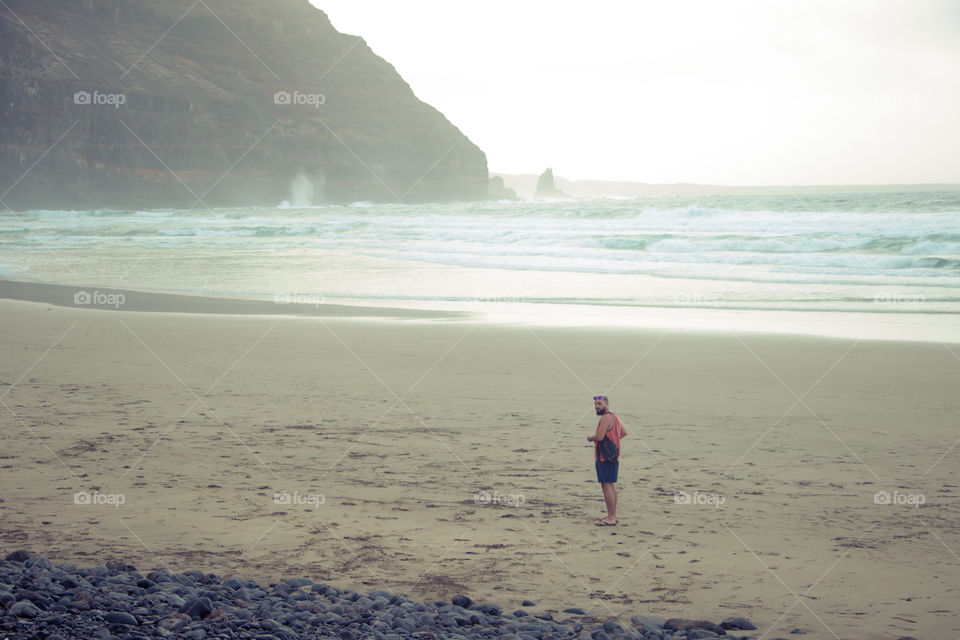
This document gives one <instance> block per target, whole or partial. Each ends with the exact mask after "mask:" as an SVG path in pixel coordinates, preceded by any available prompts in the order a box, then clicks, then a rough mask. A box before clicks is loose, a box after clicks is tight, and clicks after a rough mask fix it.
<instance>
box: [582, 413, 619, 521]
mask: <svg viewBox="0 0 960 640" xmlns="http://www.w3.org/2000/svg"><path fill="white" fill-rule="evenodd" d="M593 406H594V408H595V409H596V410H597V415H598V416H600V421H599V422H598V423H597V430H596V431H595V432H594V434H593V435H592V436H587V442H592V443H593V459H594V461H595V462H594V464H595V466H596V469H597V482H599V483H600V488H601V489H603V501H604V502H606V503H607V517H606V518H603V519H602V520H597V521H596V522H595V523H594V524H596V525H597V526H598V527H614V526H616V524H617V487H616V486H615V484H616V482H617V473H618V471H619V470H620V461H619V459H618V460H617V461H615V462H611V461H608V460H605V459H604V457H603V454H602V453H600V444H599V443H600V441H601V440H603V439H604V438H605V437H607V436H609V437H610V439H611V440H613V442H614V444H616V445H617V448H618V449H619V448H620V439H621V438H624V437H626V435H627V430H626V429H624V428H623V425H622V424H620V418H618V417H617V414H615V413H613V412H612V411H610V409H609V407H610V400H609V398H607V396H593Z"/></svg>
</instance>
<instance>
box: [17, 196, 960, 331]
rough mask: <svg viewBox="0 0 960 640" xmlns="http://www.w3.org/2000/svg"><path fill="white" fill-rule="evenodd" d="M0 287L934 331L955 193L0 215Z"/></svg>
mask: <svg viewBox="0 0 960 640" xmlns="http://www.w3.org/2000/svg"><path fill="white" fill-rule="evenodd" d="M0 275H3V276H4V277H6V278H8V279H14V280H24V281H36V282H47V283H56V284H67V285H77V286H86V287H102V288H125V289H139V290H146V291H165V292H185V293H197V294H211V295H228V296H237V297H254V298H261V297H267V298H269V297H273V298H274V299H275V300H276V301H277V302H278V303H284V302H327V303H340V304H364V305H368V304H373V305H385V306H405V307H427V308H440V309H463V310H472V311H479V312H481V313H487V314H488V315H491V316H497V315H498V314H499V315H501V316H502V317H505V318H509V317H515V318H520V317H528V316H531V315H532V316H538V317H540V318H541V319H547V320H550V319H552V320H553V321H556V322H559V323H574V324H576V323H577V322H578V319H580V320H582V321H583V322H585V323H595V322H603V321H605V320H608V321H609V320H611V319H615V320H616V323H622V324H643V322H645V321H648V320H649V318H651V317H660V318H667V319H668V320H665V321H667V322H672V321H670V320H669V318H670V317H672V316H671V314H674V315H675V316H676V317H678V318H679V317H686V318H690V317H696V318H700V319H703V318H709V317H710V314H713V316H714V317H716V318H722V317H728V318H735V317H738V316H739V317H744V314H747V315H748V316H749V317H750V318H752V319H753V320H756V319H757V318H758V317H761V316H762V314H760V315H758V314H757V313H756V312H761V311H767V312H792V313H802V312H820V315H818V316H817V317H818V318H821V319H822V318H823V317H824V316H823V314H843V313H846V314H851V313H852V314H872V315H871V316H867V317H872V318H877V317H879V316H884V317H886V318H892V317H895V316H898V315H900V314H908V315H910V316H911V317H914V318H919V320H917V322H920V323H931V322H934V320H933V318H934V317H935V316H940V317H939V318H938V319H937V320H936V321H935V322H936V323H937V325H938V326H943V324H944V322H952V321H955V320H956V319H957V318H958V317H960V316H957V315H956V314H960V191H903V192H879V191H877V192H855V191H850V192H837V193H804V194H765V195H713V196H683V197H681V196H672V197H634V198H624V199H611V198H605V199H592V200H563V201H539V200H521V201H498V202H492V201H491V202H473V203H453V204H450V203H446V204H373V203H368V202H356V203H352V204H350V205H329V206H315V207H305V208H291V207H289V206H284V207H278V208H246V209H213V210H210V209H198V210H192V211H174V210H151V211H113V210H98V211H30V212H21V213H11V212H7V213H5V214H3V215H0ZM679 310H688V311H687V312H686V313H679ZM689 310H696V313H694V314H692V315H691V313H690V312H689ZM716 312H723V313H716ZM704 314H706V315H704ZM877 314H879V316H878V315H877ZM771 317H772V316H771ZM837 317H839V316H837ZM858 317H859V316H858ZM924 318H926V319H924ZM645 319H646V320H645ZM721 324H722V323H721Z"/></svg>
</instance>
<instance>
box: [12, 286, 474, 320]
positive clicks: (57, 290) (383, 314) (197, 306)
mask: <svg viewBox="0 0 960 640" xmlns="http://www.w3.org/2000/svg"><path fill="white" fill-rule="evenodd" d="M78 293H86V294H89V295H88V299H89V302H87V303H78V302H77V301H76V299H75V297H74V296H75V295H77V294H78ZM96 294H103V295H102V296H101V297H100V300H94V299H93V297H94V296H95V295H96ZM119 296H122V298H120V297H119ZM3 299H6V300H18V301H21V302H37V303H41V304H52V305H56V306H59V307H69V308H74V309H89V310H98V311H135V312H148V313H195V314H221V315H250V316H264V315H266V316H274V315H281V316H320V317H328V318H336V317H341V318H342V317H353V318H363V317H373V318H411V319H423V320H426V319H438V318H446V319H453V318H460V317H465V316H467V315H468V314H466V313H457V312H445V311H437V310H429V309H424V310H416V309H404V308H399V307H377V306H362V305H357V306H353V305H343V304H328V303H322V302H318V303H296V302H289V303H287V302H270V301H268V300H253V299H243V298H234V297H228V296H210V295H192V294H182V293H160V292H151V291H139V290H136V289H117V288H111V287H89V286H88V287H84V286H71V285H62V284H50V283H40V282H27V281H22V280H7V279H0V300H3Z"/></svg>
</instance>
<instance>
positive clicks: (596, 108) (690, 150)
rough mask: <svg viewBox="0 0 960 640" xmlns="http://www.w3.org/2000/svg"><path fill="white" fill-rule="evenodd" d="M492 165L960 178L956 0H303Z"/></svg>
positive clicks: (591, 173)
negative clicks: (363, 45)
mask: <svg viewBox="0 0 960 640" xmlns="http://www.w3.org/2000/svg"><path fill="white" fill-rule="evenodd" d="M311 2H312V3H313V4H314V5H315V6H317V7H318V8H320V9H323V10H324V11H326V12H327V14H328V15H329V17H330V19H331V21H332V22H333V25H334V27H336V28H337V29H338V30H339V31H341V32H344V33H350V34H355V35H360V36H362V37H363V38H364V39H365V40H366V42H367V44H369V45H370V47H371V48H372V49H373V51H374V52H375V53H377V54H378V55H380V56H381V57H383V58H385V59H386V60H387V61H388V62H390V63H391V64H393V65H394V67H395V68H396V69H397V71H398V72H399V73H400V75H401V76H403V78H404V79H405V80H406V81H407V82H408V83H409V84H410V86H411V87H412V88H413V91H414V93H416V95H417V97H419V98H420V99H421V100H423V101H424V102H427V103H428V104H431V105H433V106H434V107H436V108H437V109H439V110H440V111H441V112H443V113H444V115H446V116H447V118H448V119H449V120H450V121H451V122H453V123H454V124H455V125H456V126H457V127H459V128H460V130H461V131H463V132H464V133H465V134H466V135H467V136H468V137H469V138H470V139H471V140H472V141H473V142H474V143H476V144H477V145H478V146H479V147H480V148H481V149H483V150H484V151H485V152H486V154H487V161H488V165H489V167H490V171H491V172H495V173H540V172H541V171H543V169H544V168H546V167H548V166H549V167H552V168H553V169H554V173H555V174H556V175H558V176H563V177H566V178H570V179H605V180H629V181H637V182H650V183H672V182H696V183H701V184H729V185H793V184H905V183H934V182H953V183H958V182H960V0H828V1H823V0H777V1H775V2H774V1H771V0H753V1H741V0H724V1H722V2H720V1H718V0H670V1H665V0H664V1H659V2H651V1H648V0H634V1H629V0H621V1H619V2H614V1H606V0H591V1H590V2H576V3H573V2H566V1H554V2H547V1H541V0H513V1H510V2H507V1H504V0H487V1H485V2H482V3H481V2H463V1H460V2H451V1H449V0H446V1H443V0H406V1H404V2H396V1H395V0H393V1H387V0H384V1H381V0H311Z"/></svg>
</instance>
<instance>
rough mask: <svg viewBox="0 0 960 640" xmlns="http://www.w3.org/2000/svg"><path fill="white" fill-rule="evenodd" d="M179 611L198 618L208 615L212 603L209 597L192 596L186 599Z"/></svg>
mask: <svg viewBox="0 0 960 640" xmlns="http://www.w3.org/2000/svg"><path fill="white" fill-rule="evenodd" d="M180 611H181V613H185V614H187V615H188V616H190V617H191V618H194V619H196V620H199V619H201V618H205V617H207V616H208V615H210V613H211V612H212V611H213V603H212V602H210V598H207V597H202V598H194V599H193V600H188V601H187V603H186V604H184V605H183V607H182V608H181V609H180Z"/></svg>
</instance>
